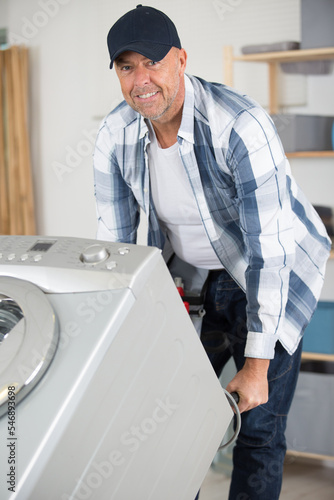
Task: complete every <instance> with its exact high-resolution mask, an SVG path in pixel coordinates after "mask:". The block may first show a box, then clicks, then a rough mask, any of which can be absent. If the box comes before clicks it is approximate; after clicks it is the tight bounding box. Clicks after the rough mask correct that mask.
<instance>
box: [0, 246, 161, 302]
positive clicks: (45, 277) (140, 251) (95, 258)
mask: <svg viewBox="0 0 334 500" xmlns="http://www.w3.org/2000/svg"><path fill="white" fill-rule="evenodd" d="M158 259H162V257H161V253H160V251H159V250H158V249H157V248H153V247H146V246H140V245H130V244H129V245H125V244H123V243H112V242H110V241H109V242H108V241H97V240H92V239H83V238H73V237H43V236H0V277H1V275H3V276H12V277H16V278H20V279H24V280H27V281H30V282H33V283H35V284H37V285H38V286H39V287H40V288H42V289H43V290H44V291H47V292H55V293H57V292H58V293H60V292H63V293H64V292H83V291H85V292H86V291H94V290H105V289H108V290H109V289H114V288H125V287H131V286H132V287H133V286H134V282H135V280H137V281H138V280H139V279H140V275H141V274H142V273H145V269H146V267H147V270H148V269H149V268H150V267H151V266H152V264H153V263H154V262H156V261H157V260H158Z"/></svg>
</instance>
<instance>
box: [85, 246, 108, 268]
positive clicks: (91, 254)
mask: <svg viewBox="0 0 334 500" xmlns="http://www.w3.org/2000/svg"><path fill="white" fill-rule="evenodd" d="M108 257H109V252H108V250H107V249H106V248H105V247H103V246H102V245H99V244H94V245H90V246H89V247H87V248H86V249H85V250H84V251H83V252H82V254H81V255H80V260H81V261H82V262H84V263H86V264H98V263H99V262H103V261H104V260H106V259H107V258H108Z"/></svg>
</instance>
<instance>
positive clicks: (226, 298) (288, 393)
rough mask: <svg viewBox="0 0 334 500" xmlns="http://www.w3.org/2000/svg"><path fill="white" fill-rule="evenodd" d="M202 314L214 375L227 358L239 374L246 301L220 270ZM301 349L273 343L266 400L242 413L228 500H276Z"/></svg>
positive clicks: (204, 339) (211, 283) (214, 276)
mask: <svg viewBox="0 0 334 500" xmlns="http://www.w3.org/2000/svg"><path fill="white" fill-rule="evenodd" d="M205 310H206V315H205V316H204V320H203V326H202V334H201V339H202V343H203V345H204V348H205V349H206V351H207V354H208V357H209V359H210V361H211V364H212V366H213V368H214V370H215V372H216V374H217V376H218V377H219V375H220V374H221V372H222V369H223V367H224V366H225V364H226V362H227V361H228V360H229V359H230V357H231V356H233V358H234V361H235V364H236V368H237V370H240V369H241V368H242V367H243V364H244V361H245V358H244V354H243V353H244V348H245V341H246V336H247V327H246V297H245V293H244V292H243V291H242V290H241V289H240V288H239V287H238V285H237V284H236V283H235V282H234V281H233V280H232V279H231V277H230V276H229V274H228V273H227V272H226V271H225V270H223V271H212V272H210V275H209V280H208V288H207V293H206V301H205ZM217 346H218V347H217ZM301 349H302V343H300V345H299V347H298V349H297V351H296V352H295V353H294V354H293V355H292V356H290V355H289V354H288V353H287V351H285V349H284V348H283V347H282V345H281V344H280V343H279V342H277V343H276V349H275V357H274V359H272V360H271V362H270V366H269V371H268V381H269V400H268V402H267V403H266V404H263V405H261V406H258V407H257V408H254V409H252V410H250V411H247V412H244V413H242V424H241V430H240V434H239V437H238V439H237V441H236V444H235V447H234V450H233V473H232V478H231V485H230V493H229V500H276V499H278V498H279V495H280V491H281V484H282V473H283V461H284V457H285V452H286V441H285V436H284V432H285V428H286V422H287V414H288V411H289V408H290V405H291V402H292V398H293V394H294V391H295V387H296V383H297V378H298V374H299V368H300V357H301Z"/></svg>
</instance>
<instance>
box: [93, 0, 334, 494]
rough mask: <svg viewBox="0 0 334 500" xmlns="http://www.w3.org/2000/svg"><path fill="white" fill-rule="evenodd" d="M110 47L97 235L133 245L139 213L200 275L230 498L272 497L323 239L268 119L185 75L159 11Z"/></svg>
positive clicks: (245, 101)
mask: <svg viewBox="0 0 334 500" xmlns="http://www.w3.org/2000/svg"><path fill="white" fill-rule="evenodd" d="M108 48H109V53H110V58H111V63H110V68H112V67H113V66H114V67H115V70H116V73H117V76H118V78H119V81H120V85H121V89H122V92H123V95H124V99H125V101H124V102H122V103H121V104H120V105H119V106H118V107H117V108H116V109H115V110H113V111H112V112H111V113H110V114H109V115H108V116H107V117H106V118H105V120H104V122H103V124H102V126H101V129H100V131H99V133H98V137H97V142H96V150H95V154H94V168H95V182H96V202H97V213H98V233H97V236H98V238H101V239H109V240H112V241H122V242H128V243H135V242H136V232H137V227H138V224H139V214H140V208H141V209H142V210H143V211H144V212H145V214H146V217H147V220H148V227H149V229H148V244H149V245H155V246H157V247H159V248H161V249H162V248H163V247H164V245H165V243H166V241H168V243H170V244H171V246H172V248H173V250H174V252H175V253H176V255H178V256H179V257H180V258H181V259H183V260H184V261H186V262H188V263H190V264H192V265H194V266H197V267H199V268H204V269H208V270H210V272H209V278H208V288H207V293H206V304H205V309H206V316H205V320H204V322H203V329H202V334H203V336H204V335H205V334H207V333H208V332H212V331H221V332H223V334H224V335H225V336H227V338H228V340H229V349H228V350H225V351H223V352H219V350H218V352H212V353H210V354H209V357H210V359H211V362H212V364H213V367H214V369H215V371H216V373H217V375H219V374H220V373H221V371H222V368H223V366H224V364H225V363H226V361H227V359H228V358H229V357H230V356H231V355H232V356H233V357H234V360H235V363H236V366H237V369H238V372H237V374H236V376H235V377H234V378H233V380H232V381H231V382H230V383H229V385H228V386H227V390H229V391H230V392H233V391H235V392H237V393H238V394H239V396H240V402H239V408H240V411H241V412H243V415H242V417H243V418H242V428H241V432H240V436H239V439H238V441H237V444H236V446H235V449H234V470H233V475H232V480H231V489H230V499H231V500H247V499H257V500H259V499H261V500H264V499H266V500H269V499H270V500H274V499H276V498H278V497H279V493H280V488H281V479H282V465H283V459H284V455H285V451H286V445H285V439H284V430H285V425H286V415H287V412H288V410H289V407H290V404H291V400H292V396H293V392H294V389H295V385H296V381H297V376H298V371H299V363H300V354H301V341H300V340H301V337H302V333H303V331H304V329H305V327H306V325H307V324H308V322H309V320H310V318H311V316H312V314H313V311H314V309H315V307H316V303H317V300H318V297H319V294H320V290H321V287H322V283H323V279H324V270H325V263H326V261H327V258H328V255H329V250H330V240H329V239H328V236H327V234H326V231H325V228H324V226H323V224H322V223H321V221H320V219H319V217H318V216H317V214H316V212H315V211H314V209H313V208H312V206H311V205H310V203H309V202H308V201H307V200H306V199H305V196H304V195H303V193H302V192H301V191H300V189H299V188H298V187H297V185H296V183H295V181H294V180H293V178H292V176H291V172H290V168H289V164H288V161H287V159H286V158H285V155H284V152H283V150H282V146H281V143H280V141H279V138H278V136H277V132H276V130H275V127H274V125H273V123H272V121H271V119H270V117H269V116H268V115H267V114H266V113H265V112H264V110H263V109H262V108H261V107H260V106H259V105H258V104H257V103H256V102H254V101H253V100H251V99H250V98H248V97H247V96H243V95H241V94H239V93H238V92H236V91H234V90H232V89H230V88H228V87H226V86H224V85H220V84H212V83H208V82H206V81H204V80H201V79H199V78H195V77H193V76H189V75H186V74H185V69H186V61H187V54H186V52H185V50H184V49H183V48H182V46H181V43H180V40H179V37H178V34H177V31H176V28H175V26H174V24H173V23H172V21H171V20H170V19H169V18H168V17H167V16H166V15H165V14H163V13H162V12H160V11H157V10H156V9H153V8H150V7H143V6H141V5H139V6H137V8H136V9H133V10H132V11H130V12H128V13H127V14H125V15H124V16H123V17H121V18H120V19H119V20H118V21H117V22H116V23H115V24H114V26H113V27H112V28H111V30H110V32H109V34H108ZM206 337H208V336H206ZM209 337H210V336H209Z"/></svg>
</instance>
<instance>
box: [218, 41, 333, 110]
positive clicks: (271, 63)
mask: <svg viewBox="0 0 334 500" xmlns="http://www.w3.org/2000/svg"><path fill="white" fill-rule="evenodd" d="M324 59H334V47H324V48H322V49H307V50H285V51H282V52H261V53H258V54H247V55H241V56H235V55H234V54H233V47H232V46H230V45H226V46H225V47H224V72H225V78H224V83H225V84H226V85H228V86H230V87H233V64H234V63H235V62H239V61H241V62H257V63H260V62H262V63H266V64H268V70H269V113H270V114H276V113H278V110H279V104H278V98H277V68H278V64H280V63H282V62H300V61H317V60H318V61H321V60H324Z"/></svg>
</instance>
